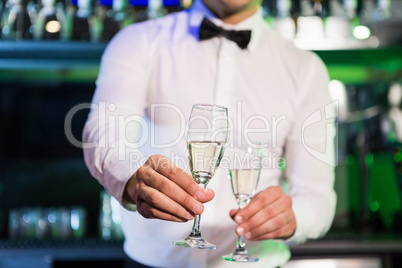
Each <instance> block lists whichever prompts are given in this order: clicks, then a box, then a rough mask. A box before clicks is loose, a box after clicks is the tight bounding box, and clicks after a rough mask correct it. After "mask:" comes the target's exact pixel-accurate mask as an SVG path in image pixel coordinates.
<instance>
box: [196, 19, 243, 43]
mask: <svg viewBox="0 0 402 268" xmlns="http://www.w3.org/2000/svg"><path fill="white" fill-rule="evenodd" d="M215 36H223V37H226V38H227V39H229V40H231V41H233V42H236V44H237V45H238V46H239V47H240V48H241V49H245V48H246V47H247V45H248V43H249V42H250V38H251V31H250V30H243V31H233V30H225V29H223V28H221V27H219V26H216V25H215V24H213V23H212V22H211V21H210V20H209V19H207V18H204V20H203V21H202V23H201V26H200V40H207V39H210V38H212V37H215Z"/></svg>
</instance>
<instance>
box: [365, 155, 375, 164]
mask: <svg viewBox="0 0 402 268" xmlns="http://www.w3.org/2000/svg"><path fill="white" fill-rule="evenodd" d="M373 163H374V156H373V154H367V155H366V164H367V165H368V166H372V165H373Z"/></svg>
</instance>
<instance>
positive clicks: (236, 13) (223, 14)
mask: <svg viewBox="0 0 402 268" xmlns="http://www.w3.org/2000/svg"><path fill="white" fill-rule="evenodd" d="M213 1H214V0H213ZM203 2H204V4H205V6H206V7H207V8H208V9H209V10H210V11H211V12H212V13H213V14H214V15H215V16H216V17H218V18H219V19H220V20H222V21H223V22H224V23H227V24H238V23H240V22H242V21H244V20H245V19H247V18H249V17H251V16H253V15H254V14H255V13H256V12H257V11H258V8H259V6H251V7H245V8H244V9H243V10H228V9H225V8H219V7H217V6H215V5H214V4H210V2H209V1H203ZM215 3H216V2H215Z"/></svg>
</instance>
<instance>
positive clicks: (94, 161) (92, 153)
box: [83, 25, 148, 208]
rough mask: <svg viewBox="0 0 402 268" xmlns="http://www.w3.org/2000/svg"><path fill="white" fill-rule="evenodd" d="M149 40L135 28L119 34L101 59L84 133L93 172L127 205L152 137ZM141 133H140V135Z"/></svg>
mask: <svg viewBox="0 0 402 268" xmlns="http://www.w3.org/2000/svg"><path fill="white" fill-rule="evenodd" d="M146 47H147V46H146V39H145V38H144V35H143V34H142V33H141V32H140V29H138V28H137V27H136V26H135V25H132V26H128V27H126V28H124V29H123V30H122V31H120V32H119V33H118V34H117V35H116V36H115V37H114V38H113V39H112V40H111V41H110V42H109V44H108V46H107V47H106V49H105V52H104V53H103V55H102V59H101V64H100V70H99V74H98V78H97V81H96V90H95V93H94V96H93V99H92V104H91V111H90V113H89V115H88V119H87V122H86V124H85V126H84V130H83V142H84V148H83V151H84V159H85V162H86V165H87V167H88V169H89V171H90V172H91V174H92V175H93V176H94V177H95V178H96V179H97V180H98V181H99V183H100V184H101V185H102V186H103V187H104V188H105V190H106V191H107V192H108V193H110V194H111V195H112V196H114V197H115V198H116V199H117V200H118V201H119V202H120V203H121V204H123V205H124V206H125V207H127V208H128V207H129V206H128V203H127V202H126V201H125V200H123V192H124V189H125V185H126V183H127V181H128V180H129V179H130V177H131V176H132V175H133V173H134V172H135V170H137V168H138V167H139V166H140V165H141V160H143V155H142V153H141V151H140V150H139V148H140V146H141V142H143V141H144V139H146V138H147V133H146V131H143V130H146V129H147V125H146V124H147V123H146V121H145V119H144V117H143V115H144V109H145V106H146V101H147V93H146V92H147V90H146V89H147V77H148V75H147V72H148V70H147V64H148V63H147V60H146V58H147V50H146ZM140 130H141V131H140Z"/></svg>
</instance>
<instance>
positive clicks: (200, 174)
mask: <svg viewBox="0 0 402 268" xmlns="http://www.w3.org/2000/svg"><path fill="white" fill-rule="evenodd" d="M224 145H225V143H223V142H215V141H193V142H189V143H188V145H187V146H188V155H189V163H190V170H191V174H192V175H193V179H194V181H195V182H196V183H198V184H200V183H202V184H204V185H205V186H206V185H207V184H208V182H209V181H210V180H211V178H212V176H214V173H215V170H216V168H217V167H218V166H219V163H220V162H221V160H222V157H223V152H224Z"/></svg>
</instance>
